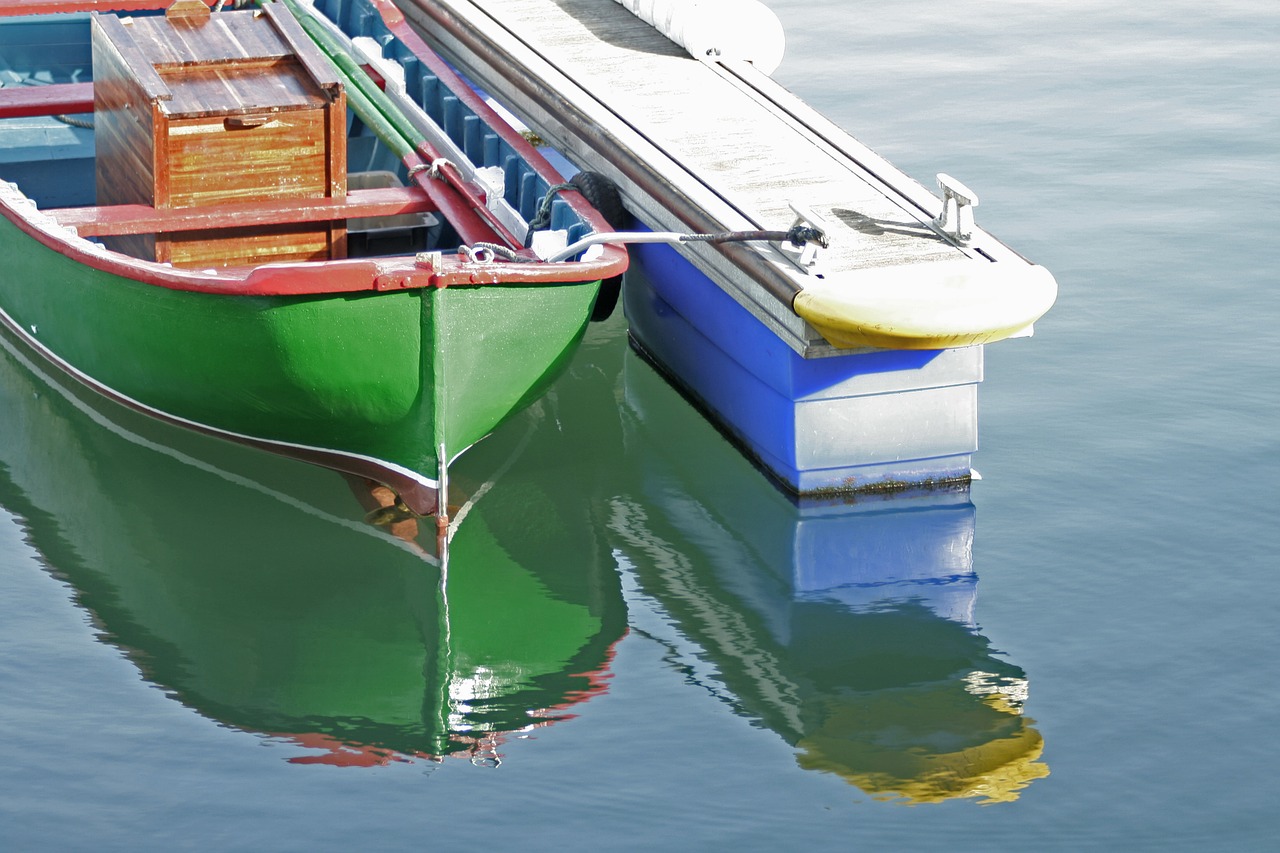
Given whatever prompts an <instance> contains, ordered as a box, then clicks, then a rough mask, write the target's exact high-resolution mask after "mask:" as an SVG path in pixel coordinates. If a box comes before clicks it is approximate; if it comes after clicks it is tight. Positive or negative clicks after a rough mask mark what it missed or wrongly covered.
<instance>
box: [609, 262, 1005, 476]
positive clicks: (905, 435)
mask: <svg viewBox="0 0 1280 853" xmlns="http://www.w3.org/2000/svg"><path fill="white" fill-rule="evenodd" d="M631 256H632V266H631V268H630V270H629V271H628V272H627V275H626V279H625V282H626V284H625V289H624V300H625V303H624V304H625V310H626V314H627V319H628V322H629V323H630V329H631V335H632V337H633V339H634V340H635V341H636V342H637V344H638V345H639V347H640V348H641V350H642V351H643V352H644V353H645V355H647V356H648V357H649V358H650V359H651V360H653V361H654V362H656V363H657V366H658V367H659V368H661V369H662V371H663V372H664V373H665V374H666V375H667V378H668V379H669V380H670V381H671V382H672V383H673V384H674V385H676V386H677V387H678V388H680V389H681V390H682V391H683V392H684V393H685V394H686V395H688V396H689V397H691V398H692V400H693V402H694V403H695V404H696V405H698V406H699V407H700V408H701V409H702V410H703V412H704V414H706V415H707V416H708V417H710V418H711V419H712V420H713V421H714V422H716V423H717V424H718V425H719V426H721V427H722V428H723V430H724V431H725V432H726V433H728V435H729V436H730V437H731V438H732V439H733V440H735V441H736V442H737V443H738V444H739V446H740V447H741V449H742V450H743V451H744V452H746V453H747V454H748V455H749V456H750V457H751V458H752V459H754V460H755V461H756V462H757V463H759V464H760V465H761V466H763V467H764V468H765V469H766V470H767V471H768V472H769V473H770V474H772V475H773V476H774V477H776V478H777V479H778V480H779V481H780V482H781V483H782V484H783V485H784V486H785V487H787V488H788V489H789V490H791V491H793V492H795V493H797V494H800V495H818V494H824V493H832V494H841V493H856V492H867V491H888V490H897V489H904V488H910V487H917V486H931V485H947V484H955V483H964V482H968V480H969V477H970V474H971V468H970V465H971V454H972V453H973V452H974V451H976V450H977V447H978V383H980V382H981V381H982V355H983V352H982V347H965V348H962V349H951V350H935V351H907V350H875V351H868V352H859V353H851V354H848V355H836V356H829V357H826V358H811V359H806V358H803V357H801V356H800V355H799V354H798V353H796V352H795V351H794V350H792V349H791V348H790V347H789V346H787V345H786V344H785V343H784V342H783V341H781V340H780V339H779V338H778V336H777V335H775V334H774V333H773V332H772V331H771V330H769V329H768V328H767V327H766V326H765V325H764V324H763V323H761V322H760V321H759V320H758V319H756V318H755V317H754V316H753V315H752V314H751V313H750V312H748V311H747V310H746V309H745V308H743V307H742V306H741V305H740V304H738V302H737V301H735V300H734V299H733V298H732V297H731V296H729V295H728V294H727V293H726V292H725V291H724V290H723V289H721V288H720V287H718V286H716V285H715V284H714V283H713V282H712V281H711V280H710V279H709V278H707V277H706V276H705V275H703V274H702V273H700V272H699V271H698V270H697V269H696V268H694V267H693V265H692V264H690V263H689V262H688V261H686V260H685V259H684V257H683V256H681V255H680V253H679V252H678V251H676V250H675V249H674V248H672V247H670V246H666V245H661V244H644V245H636V246H632V247H631Z"/></svg>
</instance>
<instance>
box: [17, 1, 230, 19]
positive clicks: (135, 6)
mask: <svg viewBox="0 0 1280 853" xmlns="http://www.w3.org/2000/svg"><path fill="white" fill-rule="evenodd" d="M200 2H202V3H204V4H205V5H206V6H210V7H212V6H213V5H214V4H215V3H216V2H217V0H200ZM172 5H173V0H79V2H76V0H0V16H16V15H54V14H60V13H67V12H146V11H149V10H164V9H167V8H169V7H170V6H172Z"/></svg>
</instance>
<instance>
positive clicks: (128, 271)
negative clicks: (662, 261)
mask: <svg viewBox="0 0 1280 853" xmlns="http://www.w3.org/2000/svg"><path fill="white" fill-rule="evenodd" d="M15 196H16V197H15ZM28 205H29V202H28V201H27V200H26V198H25V197H23V196H21V194H20V193H18V192H17V191H16V190H14V189H12V188H10V189H8V190H5V189H4V188H3V186H0V214H2V215H4V216H5V218H7V219H9V220H11V221H12V222H13V223H14V224H15V225H17V227H18V228H20V229H21V230H22V231H23V232H25V233H26V234H27V235H29V236H30V237H32V238H33V239H35V240H38V241H39V242H40V243H42V244H43V245H45V246H47V247H48V248H50V249H52V250H53V251H55V252H57V253H58V254H61V255H64V256H65V257H67V258H68V259H69V260H72V261H74V262H76V263H79V264H83V265H85V266H87V267H91V268H94V269H98V270H102V271H103V272H107V273H110V274H112V275H117V276H120V277H122V278H127V279H132V280H133V281H137V282H141V283H143V284H149V285H153V286H155V287H164V288H167V289H169V290H184V291H192V292H197V293H216V294H222V295H226V296H236V295H239V296H251V295H252V296H304V295H309V294H312V295H318V294H334V293H358V292H361V291H385V290H406V289H415V288H423V287H449V286H459V285H515V286H518V285H538V284H542V285H555V284H574V283H579V282H588V281H595V280H597V279H602V278H611V277H613V276H615V275H620V274H621V273H622V272H623V271H624V270H625V269H626V268H627V254H626V252H625V251H624V250H623V249H622V247H620V246H614V245H608V246H604V247H603V252H602V253H601V254H600V255H599V256H598V257H595V258H593V259H592V260H589V261H575V262H564V263H555V264H550V263H543V262H540V261H527V262H526V261H515V262H508V261H494V262H489V263H477V262H474V261H469V260H467V259H466V257H465V256H463V255H456V254H445V255H442V256H441V257H440V263H439V265H438V266H432V265H430V264H428V263H425V262H419V260H418V258H417V257H415V256H402V257H390V258H353V259H345V260H336V261H300V262H289V263H270V264H263V265H261V266H257V267H233V268H225V269H203V270H202V269H181V268H178V267H173V266H169V265H168V264H158V263H155V262H153V261H143V260H139V259H137V258H131V257H129V256H127V255H122V254H119V253H116V252H110V251H108V250H106V249H104V248H103V247H101V246H97V245H95V244H93V243H90V242H88V241H87V240H84V239H82V238H79V237H78V236H76V235H75V234H72V233H70V231H69V229H65V228H63V227H62V226H61V225H59V224H58V223H57V222H56V221H54V219H53V217H52V216H49V215H48V214H45V213H42V212H39V211H36V210H34V208H30V207H28Z"/></svg>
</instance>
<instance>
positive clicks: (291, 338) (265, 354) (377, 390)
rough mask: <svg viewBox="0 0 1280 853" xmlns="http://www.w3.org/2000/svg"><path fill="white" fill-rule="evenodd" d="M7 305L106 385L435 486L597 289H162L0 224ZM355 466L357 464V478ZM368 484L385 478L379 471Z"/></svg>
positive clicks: (40, 338)
mask: <svg viewBox="0 0 1280 853" xmlns="http://www.w3.org/2000/svg"><path fill="white" fill-rule="evenodd" d="M0 252H3V254H4V256H5V257H6V258H8V259H9V262H8V264H7V265H6V269H5V271H4V272H3V274H0V310H2V311H3V312H4V314H5V315H7V318H8V320H9V323H8V324H9V325H11V326H12V328H13V331H15V332H17V333H18V334H21V335H24V336H26V337H28V338H29V339H30V340H31V342H33V343H34V344H35V345H37V346H38V347H39V348H41V350H42V351H45V352H47V353H49V354H51V355H53V356H55V357H56V359H58V360H60V362H61V363H63V365H64V366H66V367H69V368H70V369H72V370H73V371H74V372H76V374H77V375H78V376H80V377H81V378H84V379H86V380H88V381H91V382H92V383H94V384H95V385H98V386H101V387H100V388H99V390H102V391H103V392H104V393H106V394H108V396H118V397H122V398H127V400H128V401H132V402H133V403H135V404H137V405H138V406H140V407H144V408H145V409H147V410H150V411H152V412H153V413H155V414H159V415H163V416H168V417H170V418H172V419H177V420H182V421H187V422H190V424H191V425H195V426H198V427H205V428H208V429H209V430H211V431H216V432H220V433H223V434H225V435H226V436H227V437H243V438H248V439H256V440H260V441H263V442H269V443H272V444H276V445H278V447H277V449H279V450H282V451H283V452H286V453H288V452H289V451H290V448H291V446H292V448H293V450H294V451H296V455H300V456H303V457H307V456H308V451H319V452H321V454H323V455H325V456H331V458H329V459H328V463H327V464H330V465H333V466H334V467H339V468H341V467H343V464H342V458H343V457H351V460H350V461H351V462H352V465H351V466H350V467H353V468H356V469H358V471H359V472H360V473H366V471H365V469H366V468H368V467H369V465H370V464H372V463H370V462H368V461H361V460H374V461H380V462H383V463H388V464H389V466H394V467H395V468H399V469H404V471H406V472H411V473H412V474H413V475H416V476H417V477H418V478H420V479H421V480H422V481H423V482H428V483H430V482H434V481H435V479H436V477H437V474H438V472H439V470H440V467H441V461H442V460H441V459H440V448H442V447H443V448H444V452H445V454H446V459H445V460H444V461H445V462H448V461H451V459H452V458H453V457H456V456H457V455H458V454H460V453H461V452H462V451H464V450H465V449H466V448H468V447H470V446H471V445H472V444H474V443H475V442H476V441H479V440H480V439H481V438H483V437H484V436H485V435H487V434H488V433H489V432H491V431H492V430H493V429H494V428H495V427H496V426H497V425H498V424H500V423H502V422H503V421H504V420H505V419H506V418H508V417H509V416H510V415H511V414H513V413H514V412H516V411H519V410H520V409H521V408H523V407H524V406H525V405H527V404H528V403H529V402H530V401H531V400H534V399H536V398H537V397H538V396H539V395H540V394H541V393H542V392H543V391H544V390H545V389H546V387H547V386H548V385H549V384H550V383H551V381H552V380H553V379H554V378H555V377H556V376H557V375H558V374H559V373H560V372H561V370H562V369H563V367H564V366H565V364H566V363H567V361H568V359H569V358H570V357H571V356H572V354H573V352H574V350H575V348H576V346H577V344H578V342H579V341H580V339H581V337H582V334H583V332H584V330H585V328H586V324H587V321H588V318H589V316H590V312H591V306H592V304H593V303H594V300H595V297H596V293H597V291H598V289H599V282H598V281H597V282H586V283H580V284H556V285H551V286H545V287H543V286H530V285H515V286H502V285H486V286H483V287H448V288H424V289H416V290H401V291H389V292H368V293H361V294H337V295H307V296H235V295H218V294H211V293H201V292H191V291H179V290H172V289H169V288H164V287H156V286H154V285H151V284H148V283H145V282H143V281H139V280H134V279H130V278H128V277H125V276H121V275H118V274H115V273H113V272H111V271H108V270H104V269H98V268H95V267H93V266H90V265H88V264H84V263H80V262H78V261H76V260H73V259H70V258H67V257H64V256H63V255H61V254H59V253H58V252H57V251H54V250H53V249H52V248H50V247H49V246H47V245H45V244H44V243H42V242H41V241H39V240H36V239H34V238H33V237H31V236H30V235H29V234H28V233H26V232H25V231H23V230H22V229H20V228H18V227H17V226H16V225H15V224H14V223H13V222H11V221H9V220H8V219H3V218H0ZM353 472H354V471H353ZM375 479H378V478H377V477H375Z"/></svg>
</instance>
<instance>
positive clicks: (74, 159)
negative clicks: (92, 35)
mask: <svg viewBox="0 0 1280 853" xmlns="http://www.w3.org/2000/svg"><path fill="white" fill-rule="evenodd" d="M91 68H92V59H91V56H90V52H89V16H88V15H87V14H83V15H69V16H63V17H62V18H61V19H60V20H49V19H46V18H38V17H30V18H19V19H16V20H11V21H6V22H5V25H4V26H3V27H0V86H4V87H12V86H40V85H44V84H48V83H86V82H88V81H89V80H90V79H91V77H92V75H91V72H90V69H91ZM92 119H93V116H91V115H83V116H66V117H64V118H55V117H53V116H35V117H31V118H11V119H3V120H0V179H2V180H6V181H10V182H14V183H17V182H18V180H19V179H21V183H22V186H23V187H24V191H27V194H28V195H30V196H31V197H32V198H33V199H34V200H35V202H36V204H37V205H39V206H41V207H74V206H77V205H86V204H93V194H94V169H93V163H94V160H93V158H94V145H93V130H92V128H91V127H85V126H82V125H86V124H91V123H92ZM28 186H30V187H32V188H34V189H33V190H26V187H28Z"/></svg>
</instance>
